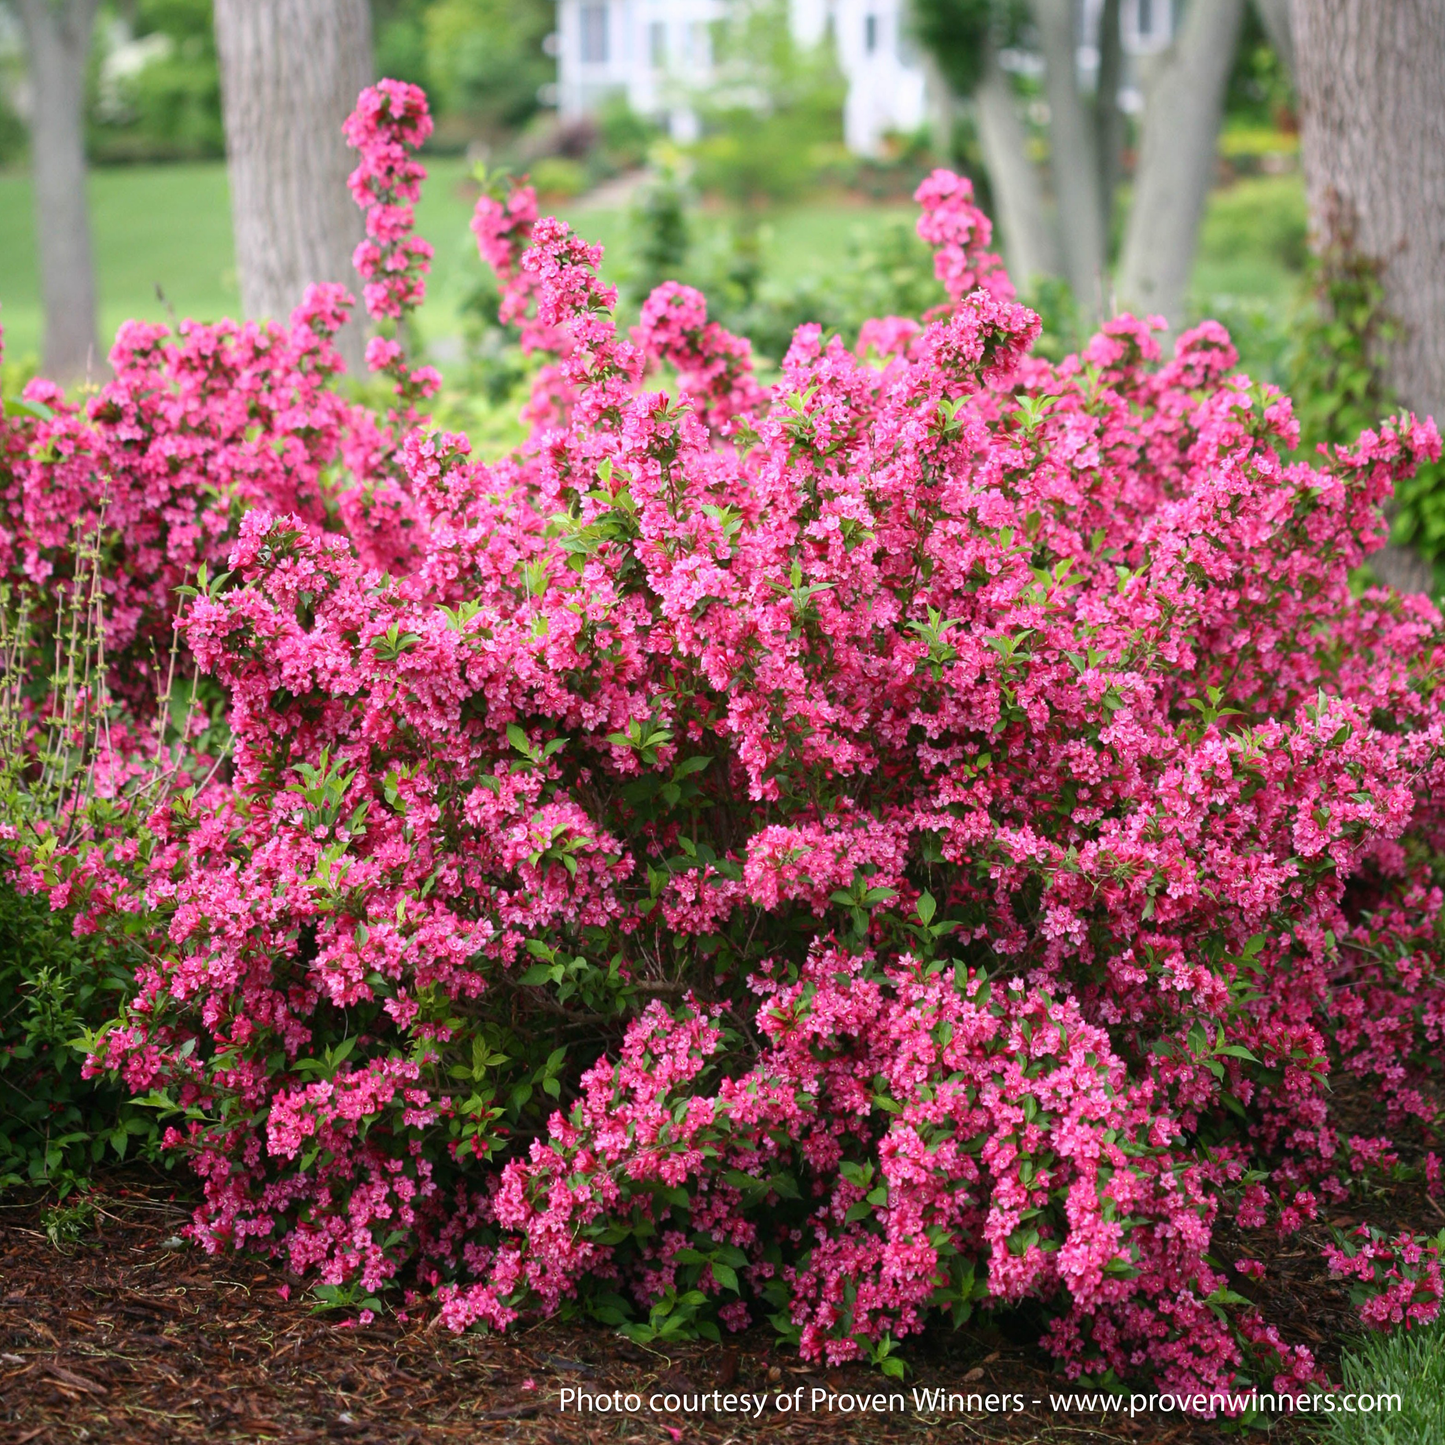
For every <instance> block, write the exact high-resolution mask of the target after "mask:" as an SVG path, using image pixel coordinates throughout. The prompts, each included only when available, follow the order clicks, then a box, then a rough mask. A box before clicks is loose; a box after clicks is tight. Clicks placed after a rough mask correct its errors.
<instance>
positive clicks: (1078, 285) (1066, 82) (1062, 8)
mask: <svg viewBox="0 0 1445 1445" xmlns="http://www.w3.org/2000/svg"><path fill="white" fill-rule="evenodd" d="M1033 12H1034V19H1035V22H1036V23H1037V25H1038V31H1039V44H1040V46H1041V47H1042V49H1043V52H1044V65H1045V68H1046V72H1047V73H1046V82H1047V92H1048V98H1049V116H1050V119H1049V148H1050V150H1051V151H1052V154H1053V172H1054V193H1055V195H1056V196H1057V197H1058V202H1059V232H1060V236H1061V239H1062V241H1063V252H1064V271H1065V274H1066V275H1067V277H1068V280H1069V285H1070V286H1072V287H1073V291H1074V299H1075V301H1076V302H1077V303H1078V305H1079V308H1080V310H1081V311H1082V312H1083V313H1084V314H1086V315H1095V316H1097V315H1099V314H1100V313H1101V312H1102V310H1103V300H1104V287H1105V282H1106V277H1105V274H1104V268H1105V247H1104V209H1103V205H1102V203H1101V200H1100V196H1099V157H1098V152H1097V150H1096V148H1095V144H1094V126H1093V117H1092V116H1091V115H1090V114H1089V112H1088V108H1087V107H1086V106H1085V104H1084V98H1083V96H1081V95H1080V94H1079V79H1078V37H1077V35H1076V34H1075V31H1074V0H1033Z"/></svg>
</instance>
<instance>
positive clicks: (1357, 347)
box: [1286, 251, 1397, 452]
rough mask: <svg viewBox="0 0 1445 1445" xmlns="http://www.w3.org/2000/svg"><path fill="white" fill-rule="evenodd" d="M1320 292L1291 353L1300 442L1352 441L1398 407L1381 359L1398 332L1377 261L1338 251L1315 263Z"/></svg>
mask: <svg viewBox="0 0 1445 1445" xmlns="http://www.w3.org/2000/svg"><path fill="white" fill-rule="evenodd" d="M1312 279H1313V294H1312V296H1311V298H1310V302H1309V304H1307V305H1306V307H1305V308H1304V309H1303V310H1302V312H1301V314H1300V317H1299V320H1298V321H1297V323H1296V326H1295V329H1294V340H1293V345H1292V348H1291V350H1290V352H1289V354H1288V356H1287V358H1286V366H1287V369H1288V375H1289V379H1290V387H1289V391H1290V394H1291V396H1292V397H1293V398H1294V407H1295V415H1296V416H1298V417H1299V421H1300V441H1301V444H1302V445H1303V446H1305V447H1306V448H1307V449H1308V450H1309V451H1311V452H1312V451H1313V450H1314V448H1315V446H1317V445H1319V444H1328V445H1332V446H1334V445H1339V444H1341V443H1344V442H1349V441H1353V440H1354V438H1355V437H1357V436H1359V434H1360V432H1361V431H1362V430H1364V428H1366V427H1372V426H1375V425H1376V424H1377V423H1378V422H1379V421H1380V419H1381V418H1382V417H1383V416H1386V415H1387V414H1388V413H1389V412H1390V411H1391V410H1392V406H1393V402H1392V398H1391V396H1390V394H1389V391H1388V390H1387V388H1386V387H1385V384H1384V381H1383V379H1382V378H1381V376H1380V373H1379V367H1378V359H1379V357H1380V355H1381V352H1382V350H1383V348H1384V347H1386V346H1388V345H1389V344H1390V342H1391V341H1392V340H1393V339H1394V338H1395V336H1396V334H1397V327H1396V324H1395V322H1394V321H1393V320H1392V319H1391V318H1390V317H1389V316H1388V314H1387V313H1386V310H1385V305H1384V291H1383V289H1382V287H1381V285H1380V267H1379V265H1378V263H1377V262H1375V261H1372V260H1370V259H1369V258H1367V257H1364V256H1360V255H1358V254H1356V253H1353V252H1349V251H1336V252H1332V253H1331V254H1329V255H1327V256H1325V257H1323V258H1322V259H1321V260H1320V261H1319V262H1318V263H1317V264H1316V265H1315V267H1314V271H1313V278H1312Z"/></svg>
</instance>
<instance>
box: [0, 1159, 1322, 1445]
mask: <svg viewBox="0 0 1445 1445" xmlns="http://www.w3.org/2000/svg"><path fill="white" fill-rule="evenodd" d="M172 1188H174V1184H173V1183H172V1182H170V1181H166V1182H164V1183H162V1184H161V1185H159V1187H158V1186H157V1184H156V1183H155V1181H154V1180H151V1179H137V1178H133V1177H130V1178H122V1179H119V1180H111V1181H110V1182H109V1183H108V1184H107V1186H106V1187H105V1188H104V1190H103V1191H102V1192H100V1193H98V1194H97V1195H96V1196H94V1198H95V1200H96V1204H97V1207H96V1210H95V1213H94V1216H93V1217H92V1218H91V1219H90V1220H88V1221H87V1222H86V1232H84V1233H83V1234H82V1235H81V1236H80V1237H79V1238H78V1239H76V1240H73V1241H70V1242H67V1241H65V1240H64V1238H62V1239H61V1242H60V1243H59V1244H57V1243H55V1242H52V1240H51V1239H50V1238H49V1237H47V1233H46V1228H45V1225H46V1223H47V1220H48V1219H49V1218H51V1217H50V1216H46V1215H44V1214H43V1213H42V1210H41V1208H40V1207H39V1205H38V1204H31V1205H10V1206H6V1207H5V1208H3V1209H0V1442H4V1445H60V1442H71V1441H95V1442H105V1445H131V1442H136V1445H142V1442H143V1445H157V1442H165V1441H172V1440H175V1441H181V1440H184V1441H207V1442H209V1441H218V1442H219V1441H227V1442H232V1441H236V1442H239V1441H247V1442H251V1441H256V1442H260V1441H284V1442H290V1441H313V1440H314V1441H321V1440H327V1441H330V1440H344V1441H355V1442H375V1445H382V1442H385V1445H421V1442H428V1445H430V1442H433V1441H435V1442H442V1441H459V1442H460V1441H465V1442H483V1441H486V1442H490V1441H504V1440H505V1441H518V1442H522V1445H563V1442H566V1445H571V1442H580V1441H589V1442H591V1441H598V1442H601V1441H608V1442H611V1441H616V1442H626V1445H641V1442H648V1445H651V1442H657V1445H672V1442H697V1445H743V1442H749V1441H752V1440H763V1441H772V1442H782V1441H796V1440H803V1439H806V1440H814V1439H817V1440H822V1439H824V1438H827V1439H830V1440H836V1441H837V1442H838V1445H852V1442H859V1445H869V1442H875V1441H876V1442H885V1441H887V1442H893V1441H919V1442H922V1441H924V1440H932V1439H935V1438H939V1437H943V1438H947V1439H952V1440H958V1441H1000V1442H1016V1445H1025V1442H1033V1441H1036V1442H1040V1445H1045V1442H1046V1445H1083V1442H1086V1441H1139V1442H1148V1445H1154V1442H1160V1445H1180V1442H1185V1441H1189V1442H1194V1441H1199V1442H1205V1445H1210V1442H1221V1445H1222V1442H1223V1441H1224V1440H1225V1439H1226V1438H1231V1439H1237V1438H1238V1437H1237V1436H1228V1435H1226V1433H1225V1432H1224V1431H1223V1430H1222V1429H1220V1428H1218V1427H1215V1426H1213V1425H1210V1424H1207V1423H1198V1422H1191V1421H1187V1420H1182V1419H1180V1418H1179V1417H1178V1416H1174V1417H1165V1416H1145V1415H1141V1416H1140V1417H1139V1418H1137V1419H1135V1420H1132V1421H1131V1420H1129V1419H1128V1418H1127V1417H1126V1418H1124V1419H1122V1420H1121V1419H1118V1418H1115V1417H1109V1416H1100V1415H1080V1414H1075V1415H1064V1414H1062V1413H1055V1412H1053V1411H1052V1410H1051V1409H1050V1407H1049V1404H1048V1395H1049V1392H1050V1391H1051V1390H1053V1391H1068V1390H1070V1389H1071V1388H1073V1387H1072V1386H1069V1385H1067V1384H1065V1383H1064V1382H1062V1381H1061V1379H1060V1377H1059V1376H1058V1375H1057V1374H1055V1373H1054V1372H1053V1371H1052V1370H1051V1368H1050V1363H1049V1361H1048V1359H1047V1357H1045V1356H1044V1355H1043V1354H1042V1353H1041V1352H1040V1351H1039V1350H1038V1348H1037V1346H1036V1345H1034V1344H1032V1343H1031V1342H1030V1334H1031V1332H1032V1335H1033V1337H1036V1336H1037V1323H1036V1322H1030V1321H1029V1320H1027V1319H1016V1320H1012V1321H1011V1320H1010V1319H1009V1318H1008V1317H1001V1318H998V1319H990V1320H989V1321H988V1322H987V1323H983V1324H978V1323H971V1324H970V1325H966V1326H965V1327H964V1328H963V1329H961V1330H959V1331H957V1332H950V1331H947V1330H942V1331H939V1332H938V1333H937V1334H936V1335H935V1334H930V1335H928V1336H925V1337H924V1338H923V1339H922V1340H921V1341H917V1342H912V1341H911V1342H910V1348H909V1350H908V1359H909V1362H910V1365H911V1367H912V1368H911V1373H910V1375H909V1378H908V1379H907V1381H906V1382H904V1383H903V1384H901V1385H900V1384H898V1383H896V1382H890V1381H887V1380H885V1379H884V1378H883V1377H882V1376H880V1375H879V1374H878V1373H876V1372H875V1371H873V1370H870V1369H867V1368H864V1367H861V1366H849V1367H845V1368H842V1369H836V1370H825V1369H823V1368H821V1367H814V1368H807V1367H804V1366H802V1365H801V1364H800V1363H799V1362H798V1361H797V1359H796V1358H794V1357H791V1356H789V1355H787V1354H786V1353H784V1352H782V1351H779V1350H778V1349H777V1348H776V1347H775V1346H774V1344H773V1342H772V1339H771V1336H770V1334H769V1333H768V1332H766V1331H764V1330H753V1331H750V1332H749V1333H747V1334H745V1335H742V1336H739V1337H738V1338H737V1339H736V1340H735V1341H733V1342H731V1343H727V1344H723V1345H708V1344H705V1343H704V1344H689V1345H680V1346H670V1347H668V1348H667V1349H665V1350H659V1349H645V1348H642V1347H640V1346H638V1345H635V1344H633V1343H632V1342H631V1341H629V1340H627V1339H625V1338H623V1337H621V1336H619V1335H617V1334H615V1333H613V1332H611V1331H608V1330H604V1329H602V1328H601V1327H599V1326H596V1325H592V1324H584V1323H577V1322H572V1323H558V1322H551V1323H546V1324H540V1325H536V1326H533V1327H532V1328H529V1329H522V1330H520V1331H517V1332H515V1333H513V1334H509V1335H507V1336H505V1337H497V1336H488V1335H476V1334H471V1335H463V1336H455V1335H451V1334H449V1333H447V1332H446V1331H444V1330H440V1329H436V1328H428V1326H427V1323H426V1322H425V1321H420V1320H412V1321H409V1322H406V1323H402V1322H399V1321H397V1320H396V1319H395V1318H392V1317H389V1316H388V1317H384V1318H381V1319H378V1320H377V1321H376V1322H375V1323H373V1324H372V1325H370V1326H368V1327H364V1328H359V1329H358V1328H346V1327H341V1326H338V1325H337V1324H336V1323H335V1317H334V1316H324V1315H321V1316H318V1315H315V1314H312V1313H311V1312H310V1308H309V1300H308V1299H307V1298H305V1297H304V1292H303V1291H300V1290H297V1291H296V1294H295V1295H294V1296H293V1298H292V1299H291V1300H290V1301H286V1300H283V1299H281V1298H280V1296H279V1295H278V1292H277V1291H278V1286H280V1285H282V1284H283V1283H285V1275H284V1273H283V1272H282V1271H281V1270H280V1269H279V1268H276V1267H273V1266H270V1265H268V1264H266V1263H265V1262H264V1261H259V1260H255V1259H251V1258H247V1257H237V1256H227V1257H224V1258H210V1257H208V1256H206V1255H204V1254H203V1253H201V1252H200V1251H198V1250H195V1249H193V1248H190V1247H189V1246H184V1245H182V1244H181V1243H180V1241H179V1238H178V1231H179V1229H180V1228H181V1227H182V1226H183V1225H184V1224H185V1222H186V1219H187V1211H186V1209H185V1208H184V1207H183V1206H182V1205H181V1204H178V1203H175V1202H173V1201H172V1200H171V1199H169V1198H168V1197H167V1195H168V1191H169V1190H170V1189H172ZM1259 1242H1261V1241H1260V1240H1259V1237H1256V1238H1255V1239H1254V1240H1252V1241H1251V1243H1254V1244H1256V1245H1257V1244H1258V1243H1259ZM1317 1243H1318V1241H1314V1240H1312V1239H1310V1238H1307V1237H1306V1236H1305V1235H1303V1234H1302V1235H1299V1236H1296V1237H1295V1239H1294V1240H1292V1241H1291V1242H1290V1245H1289V1247H1288V1248H1286V1249H1284V1250H1283V1251H1282V1252H1281V1253H1280V1254H1278V1255H1276V1256H1275V1258H1274V1259H1272V1260H1271V1261H1270V1279H1269V1280H1268V1281H1267V1282H1266V1283H1265V1284H1264V1285H1259V1286H1255V1285H1253V1284H1252V1282H1245V1288H1246V1289H1248V1291H1249V1292H1250V1293H1251V1294H1252V1296H1253V1297H1255V1298H1258V1299H1259V1300H1260V1303H1262V1304H1266V1305H1267V1307H1268V1309H1269V1313H1270V1316H1271V1317H1272V1318H1274V1319H1276V1320H1283V1321H1286V1322H1287V1323H1288V1329H1287V1332H1288V1333H1289V1335H1290V1337H1291V1338H1293V1339H1297V1340H1298V1339H1305V1340H1308V1341H1309V1342H1310V1343H1312V1344H1313V1345H1315V1346H1316V1348H1317V1349H1319V1350H1320V1353H1321V1354H1322V1356H1323V1357H1324V1358H1325V1359H1326V1360H1327V1361H1329V1362H1330V1363H1331V1364H1335V1363H1336V1355H1335V1353H1334V1351H1332V1350H1331V1348H1330V1343H1329V1342H1330V1340H1331V1339H1332V1338H1333V1337H1335V1336H1337V1335H1338V1333H1339V1332H1340V1331H1341V1330H1345V1331H1346V1332H1348V1330H1349V1319H1348V1306H1347V1304H1346V1303H1345V1302H1344V1301H1343V1299H1342V1298H1340V1297H1339V1294H1338V1291H1337V1290H1336V1289H1335V1288H1334V1287H1333V1286H1331V1285H1329V1284H1328V1281H1326V1280H1324V1279H1323V1270H1322V1268H1321V1267H1320V1266H1319V1262H1318V1250H1317V1248H1316V1244H1317ZM1250 1252H1258V1251H1257V1249H1256V1250H1252V1251H1250ZM800 1385H801V1386H803V1387H804V1397H805V1399H808V1398H811V1392H812V1390H814V1389H823V1390H832V1391H835V1392H838V1393H842V1392H853V1391H857V1392H860V1393H863V1394H867V1395H874V1394H877V1393H878V1392H880V1391H881V1392H885V1393H887V1392H890V1391H892V1392H901V1393H902V1394H903V1395H904V1397H905V1402H906V1408H905V1409H904V1410H903V1411H901V1412H894V1413H882V1414H874V1413H862V1414H860V1413H850V1414H839V1413H832V1414H830V1413H827V1412H826V1411H825V1410H819V1411H818V1412H816V1413H807V1412H806V1411H805V1412H804V1413H803V1414H801V1415H791V1414H779V1413H777V1412H776V1410H773V1409H769V1411H768V1413H767V1414H766V1415H765V1416H764V1418H763V1421H762V1423H761V1424H759V1423H755V1422H754V1421H753V1420H752V1419H751V1418H750V1417H746V1416H743V1415H740V1414H722V1413H716V1412H713V1411H707V1410H705V1411H703V1412H702V1413H700V1414H699V1413H694V1414H690V1415H687V1416H682V1415H677V1414H673V1415H667V1414H653V1413H649V1412H648V1411H647V1410H646V1409H645V1408H644V1409H643V1411H641V1412H640V1413H634V1414H627V1413H622V1414H620V1415H619V1414H600V1413H590V1414H582V1415H578V1414H576V1413H574V1412H568V1413H565V1414H564V1413H563V1412H562V1411H561V1409H560V1400H561V1392H562V1391H563V1390H564V1389H572V1390H579V1389H580V1390H585V1391H587V1392H589V1393H591V1394H594V1395H596V1394H610V1393H611V1392H613V1391H615V1390H620V1391H622V1392H624V1394H625V1393H627V1392H637V1393H639V1394H641V1395H642V1396H643V1398H644V1400H645V1399H646V1397H647V1396H648V1395H649V1394H651V1393H653V1392H655V1391H661V1392H679V1393H681V1392H687V1393H693V1394H697V1393H705V1392H711V1391H721V1392H725V1393H726V1392H740V1391H747V1392H749V1393H762V1394H766V1395H768V1396H769V1397H770V1399H771V1398H772V1397H775V1396H776V1395H777V1394H778V1393H779V1392H787V1393H791V1392H793V1391H795V1390H796V1389H797V1388H798V1386H800ZM915 1387H917V1388H923V1389H946V1390H952V1391H957V1392H959V1393H962V1394H965V1395H967V1394H974V1395H978V1394H988V1393H990V1392H994V1393H999V1394H1018V1395H1021V1396H1023V1397H1024V1400H1025V1401H1026V1402H1027V1403H1026V1405H1025V1408H1024V1409H1023V1410H1022V1411H1019V1412H1017V1413H1014V1414H1012V1415H1005V1414H998V1413H995V1414H984V1413H982V1412H977V1413H954V1414H949V1413H942V1414H929V1413H926V1412H918V1411H916V1410H914V1409H913V1407H912V1398H911V1392H912V1390H913V1389H914V1388H915ZM1035 1400H1038V1401H1040V1402H1041V1403H1040V1404H1037V1405H1036V1404H1034V1403H1033V1402H1034V1401H1035ZM824 1431H826V1432H827V1435H826V1437H825V1436H824V1434H823V1432H824ZM1272 1438H1273V1439H1283V1440H1285V1441H1288V1442H1291V1445H1293V1442H1301V1445H1302V1442H1303V1441H1305V1440H1306V1439H1307V1438H1308V1431H1307V1427H1305V1426H1304V1425H1303V1424H1291V1423H1286V1424H1285V1425H1283V1426H1282V1427H1281V1428H1280V1429H1279V1430H1277V1431H1276V1432H1274V1434H1273V1436H1272Z"/></svg>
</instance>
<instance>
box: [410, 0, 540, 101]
mask: <svg viewBox="0 0 1445 1445" xmlns="http://www.w3.org/2000/svg"><path fill="white" fill-rule="evenodd" d="M555 24H556V7H555V6H554V5H553V4H552V3H551V0H434V3H432V4H430V5H427V6H426V7H425V8H424V11H423V13H422V16H421V26H422V30H423V33H424V35H425V52H424V59H425V67H426V74H427V77H428V80H429V82H430V85H431V89H432V92H433V99H434V103H435V104H436V107H437V109H438V111H440V112H446V111H454V112H460V113H462V114H464V115H466V116H468V117H470V118H471V119H472V120H473V121H474V122H476V123H479V124H481V125H482V126H483V127H486V128H509V127H516V126H520V125H522V124H524V123H525V122H526V121H527V120H529V119H530V118H531V117H532V116H533V115H534V114H535V113H536V111H537V109H538V105H539V102H538V99H537V91H538V89H539V88H540V87H541V86H543V85H545V84H546V83H547V82H549V81H550V80H552V79H553V76H554V73H555V69H556V67H555V65H554V63H553V62H552V61H551V60H550V59H548V57H547V56H546V55H545V54H544V53H543V51H542V41H543V40H544V39H545V38H546V36H547V35H548V34H549V33H550V32H551V30H552V29H553V27H554V25H555Z"/></svg>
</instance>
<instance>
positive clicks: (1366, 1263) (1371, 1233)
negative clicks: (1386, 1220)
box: [1325, 1224, 1445, 1330]
mask: <svg viewBox="0 0 1445 1445" xmlns="http://www.w3.org/2000/svg"><path fill="white" fill-rule="evenodd" d="M1442 1249H1445V1233H1442V1234H1441V1235H1438V1236H1436V1237H1435V1238H1434V1239H1425V1238H1421V1237H1419V1236H1417V1235H1415V1234H1412V1233H1411V1232H1410V1231H1409V1230H1405V1231H1404V1232H1403V1233H1401V1234H1396V1235H1393V1236H1387V1235H1385V1234H1384V1233H1382V1232H1381V1231H1380V1230H1378V1229H1374V1228H1372V1227H1371V1226H1369V1225H1363V1224H1362V1225H1361V1226H1360V1227H1359V1228H1358V1229H1356V1230H1355V1231H1354V1233H1353V1234H1352V1235H1349V1236H1344V1235H1341V1236H1340V1240H1339V1244H1338V1245H1336V1246H1335V1247H1333V1248H1331V1249H1327V1250H1326V1251H1325V1258H1326V1259H1327V1260H1328V1261H1329V1266H1330V1273H1331V1274H1333V1275H1335V1276H1336V1277H1337V1278H1340V1279H1347V1280H1350V1281H1352V1287H1351V1290H1350V1295H1351V1298H1352V1299H1353V1300H1354V1302H1355V1304H1356V1305H1357V1306H1358V1307H1359V1311H1360V1319H1361V1321H1362V1322H1363V1323H1364V1324H1365V1326H1366V1327H1367V1328H1369V1329H1373V1330H1388V1329H1390V1328H1392V1327H1393V1326H1395V1325H1402V1326H1403V1327H1404V1328H1405V1329H1410V1328H1412V1327H1413V1326H1415V1325H1428V1324H1430V1323H1431V1322H1432V1321H1434V1320H1437V1319H1439V1317H1440V1299H1441V1283H1440V1252H1441V1250H1442Z"/></svg>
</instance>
